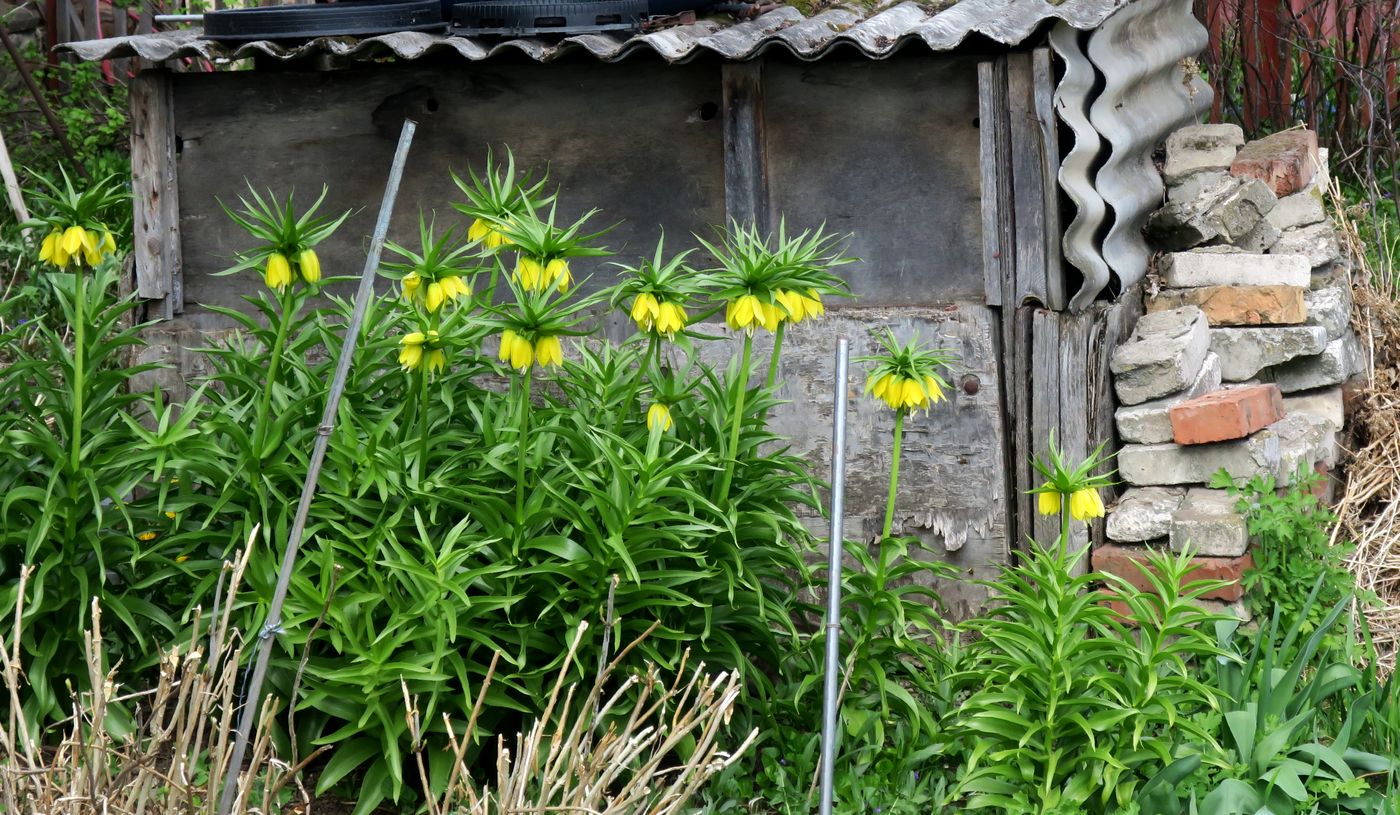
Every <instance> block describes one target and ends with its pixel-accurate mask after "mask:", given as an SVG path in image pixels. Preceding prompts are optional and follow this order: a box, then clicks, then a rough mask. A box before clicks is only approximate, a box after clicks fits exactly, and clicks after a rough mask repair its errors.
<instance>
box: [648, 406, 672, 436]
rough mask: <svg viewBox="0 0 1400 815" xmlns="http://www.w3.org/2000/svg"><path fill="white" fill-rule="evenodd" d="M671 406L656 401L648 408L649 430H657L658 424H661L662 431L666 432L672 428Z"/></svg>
mask: <svg viewBox="0 0 1400 815" xmlns="http://www.w3.org/2000/svg"><path fill="white" fill-rule="evenodd" d="M672 424H673V422H672V421H671V408H669V407H668V406H666V405H665V404H663V403H661V402H654V403H652V406H651V407H649V408H647V430H655V429H656V427H657V425H660V426H661V432H662V433H665V432H666V431H667V430H670V429H671V425H672Z"/></svg>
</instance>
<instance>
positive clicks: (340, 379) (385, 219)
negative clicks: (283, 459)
mask: <svg viewBox="0 0 1400 815" xmlns="http://www.w3.org/2000/svg"><path fill="white" fill-rule="evenodd" d="M416 128H417V124H416V123H415V122H414V121H413V120H412V119H405V120H404V123H403V130H402V131H401V132H400V133H399V146H398V149H396V150H395V151H394V163H393V165H392V166H390V168H389V182H388V184H387V185H386V186H385V187H384V200H383V201H382V202H381V203H380V205H379V220H378V221H376V222H375V224H374V236H373V237H372V238H371V240H370V244H369V254H368V256H367V257H365V270H364V273H363V274H361V275H360V287H359V289H358V290H357V291H356V292H355V310H354V311H353V312H352V313H351V315H350V324H349V325H347V326H346V327H345V339H344V340H343V341H342V343H341V346H340V358H339V359H337V360H336V366H335V374H334V376H333V377H332V378H331V388H330V392H329V393H328V394H327V395H326V409H325V411H324V412H323V413H322V414H321V424H320V427H319V428H318V430H317V435H316V444H315V446H314V447H313V448H312V450H311V460H310V461H309V462H308V463H307V467H306V482H305V483H304V484H303V485H302V488H301V501H300V503H298V504H297V514H296V517H295V518H294V519H293V520H292V528H291V531H290V532H288V534H287V547H286V549H285V550H284V552H283V554H282V570H281V572H280V573H279V574H278V575H277V588H276V590H275V591H273V594H272V604H271V605H270V606H268V609H267V622H266V623H264V624H263V627H262V630H261V631H260V632H259V633H258V650H257V657H256V659H255V660H254V662H253V666H252V668H251V670H252V679H250V680H249V682H248V684H247V694H246V695H245V696H244V698H243V712H242V715H241V717H240V718H239V721H238V735H237V737H236V739H235V740H234V743H233V754H232V755H231V756H230V757H229V765H228V770H227V771H226V772H225V775H224V787H223V790H222V793H221V796H220V798H219V815H229V813H231V812H232V811H233V804H234V798H235V797H237V795H238V776H239V773H240V771H241V770H242V764H243V757H244V755H245V754H246V752H247V750H248V738H249V736H250V735H251V734H252V732H253V724H254V721H255V720H256V719H257V715H258V710H259V708H260V706H259V705H258V697H259V695H261V692H262V684H263V679H264V678H266V676H267V662H268V658H269V657H270V656H271V655H272V640H273V638H274V637H275V636H277V634H279V633H280V632H281V630H282V604H283V603H284V602H285V601H286V599H287V587H288V586H289V585H290V584H291V582H292V568H293V566H294V565H295V564H296V559H297V549H298V548H299V547H300V546H301V536H302V533H303V532H304V531H305V529H306V516H307V514H308V513H310V511H311V499H312V498H314V497H315V495H316V482H317V480H318V479H319V478H320V475H321V462H322V461H323V460H324V459H325V457H326V446H327V445H328V444H329V443H330V437H331V431H332V430H334V429H335V415H336V411H337V410H338V409H339V407H340V397H341V394H342V393H344V391H345V379H346V377H347V376H348V375H349V373H350V361H351V359H352V358H353V357H354V355H355V344H356V342H357V341H358V340H359V336H360V326H361V325H362V324H363V323H364V320H365V310H366V309H367V308H368V307H369V299H370V296H371V295H372V294H373V293H374V278H375V273H376V272H377V271H378V269H379V255H380V253H381V252H382V251H383V250H384V239H385V237H386V235H387V234H388V232H389V216H390V215H392V214H393V212H394V200H395V199H396V198H398V195H399V182H400V181H402V180H403V169H404V164H405V163H406V162H407V161H408V148H409V145H411V144H412V143H413V131H414V129H416Z"/></svg>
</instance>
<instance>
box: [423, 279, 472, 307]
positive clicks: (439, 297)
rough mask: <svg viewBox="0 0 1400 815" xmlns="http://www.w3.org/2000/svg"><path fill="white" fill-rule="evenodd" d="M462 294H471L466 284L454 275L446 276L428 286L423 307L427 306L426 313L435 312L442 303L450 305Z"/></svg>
mask: <svg viewBox="0 0 1400 815" xmlns="http://www.w3.org/2000/svg"><path fill="white" fill-rule="evenodd" d="M464 294H471V289H470V288H469V287H468V286H467V284H466V282H465V281H463V280H462V278H460V277H458V276H456V275H448V276H447V277H444V278H442V279H441V280H434V281H433V282H431V283H429V284H428V286H427V294H426V295H425V296H424V298H423V305H425V306H427V308H428V311H437V310H438V309H440V308H442V304H443V303H450V302H452V301H453V300H456V299H457V298H458V297H461V296H462V295H464Z"/></svg>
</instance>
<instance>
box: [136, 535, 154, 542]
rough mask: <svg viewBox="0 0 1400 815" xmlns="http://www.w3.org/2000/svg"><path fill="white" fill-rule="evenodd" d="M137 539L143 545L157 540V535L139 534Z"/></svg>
mask: <svg viewBox="0 0 1400 815" xmlns="http://www.w3.org/2000/svg"><path fill="white" fill-rule="evenodd" d="M136 539H137V540H139V541H141V542H142V543H147V542H149V541H153V540H155V539H156V533H154V532H142V533H141V534H139V535H137V536H136Z"/></svg>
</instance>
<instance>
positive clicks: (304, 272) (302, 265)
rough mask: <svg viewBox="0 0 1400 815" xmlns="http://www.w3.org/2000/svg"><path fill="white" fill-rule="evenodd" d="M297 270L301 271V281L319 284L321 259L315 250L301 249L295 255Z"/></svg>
mask: <svg viewBox="0 0 1400 815" xmlns="http://www.w3.org/2000/svg"><path fill="white" fill-rule="evenodd" d="M297 268H299V269H301V279H302V280H305V281H306V282H307V283H319V282H321V259H320V258H319V257H317V256H316V250H315V249H303V250H301V252H300V253H298V254H297Z"/></svg>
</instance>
